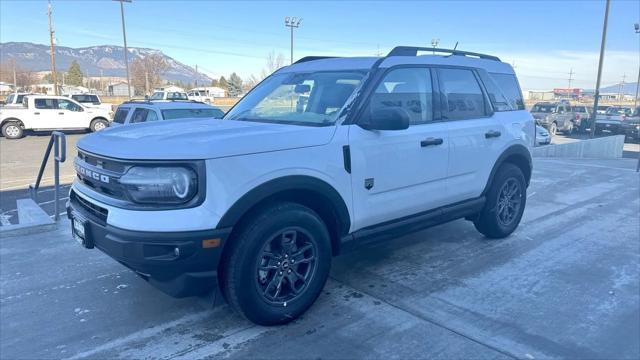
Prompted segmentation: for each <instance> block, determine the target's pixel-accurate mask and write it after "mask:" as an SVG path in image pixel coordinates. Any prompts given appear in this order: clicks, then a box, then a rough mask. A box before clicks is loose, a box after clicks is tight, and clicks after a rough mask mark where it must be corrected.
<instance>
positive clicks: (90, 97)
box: [70, 94, 113, 117]
mask: <svg viewBox="0 0 640 360" xmlns="http://www.w3.org/2000/svg"><path fill="white" fill-rule="evenodd" d="M70 97H71V98H72V99H73V100H75V101H77V102H79V103H80V104H82V105H83V106H84V107H88V108H92V109H103V110H106V111H108V112H113V104H109V103H103V102H102V100H101V99H100V96H98V95H96V94H73V95H71V96H70ZM112 117H113V116H112Z"/></svg>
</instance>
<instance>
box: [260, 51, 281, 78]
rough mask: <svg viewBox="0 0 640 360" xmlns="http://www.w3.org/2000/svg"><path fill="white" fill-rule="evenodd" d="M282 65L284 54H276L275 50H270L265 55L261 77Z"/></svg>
mask: <svg viewBox="0 0 640 360" xmlns="http://www.w3.org/2000/svg"><path fill="white" fill-rule="evenodd" d="M283 66H284V55H282V53H279V54H278V55H276V53H275V51H272V52H270V53H269V55H267V63H266V67H265V68H264V69H262V73H261V74H260V75H261V78H262V79H264V78H266V77H267V76H269V75H271V74H272V73H273V72H274V71H276V70H278V69H280V68H281V67H283Z"/></svg>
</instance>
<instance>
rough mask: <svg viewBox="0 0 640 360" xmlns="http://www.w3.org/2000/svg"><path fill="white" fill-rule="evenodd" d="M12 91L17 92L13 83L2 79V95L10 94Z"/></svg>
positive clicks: (0, 82)
mask: <svg viewBox="0 0 640 360" xmlns="http://www.w3.org/2000/svg"><path fill="white" fill-rule="evenodd" d="M12 92H15V86H13V84H9V83H6V82H2V81H0V95H8V94H10V93H12Z"/></svg>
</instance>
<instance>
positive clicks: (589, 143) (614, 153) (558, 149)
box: [533, 135, 624, 159]
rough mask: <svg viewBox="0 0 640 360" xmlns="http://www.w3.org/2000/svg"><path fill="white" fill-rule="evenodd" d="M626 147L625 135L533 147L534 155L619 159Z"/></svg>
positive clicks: (542, 156)
mask: <svg viewBox="0 0 640 360" xmlns="http://www.w3.org/2000/svg"><path fill="white" fill-rule="evenodd" d="M623 149H624V135H614V136H606V137H601V138H597V139H588V140H580V141H576V142H572V143H567V144H557V145H546V146H541V147H536V148H534V149H533V157H538V158H567V159H619V158H621V157H622V152H623Z"/></svg>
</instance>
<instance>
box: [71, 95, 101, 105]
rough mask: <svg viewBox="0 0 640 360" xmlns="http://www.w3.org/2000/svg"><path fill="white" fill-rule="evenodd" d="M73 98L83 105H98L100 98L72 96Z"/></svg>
mask: <svg viewBox="0 0 640 360" xmlns="http://www.w3.org/2000/svg"><path fill="white" fill-rule="evenodd" d="M71 98H72V99H73V100H75V101H77V102H81V103H97V102H98V97H97V96H95V95H72V96H71Z"/></svg>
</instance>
